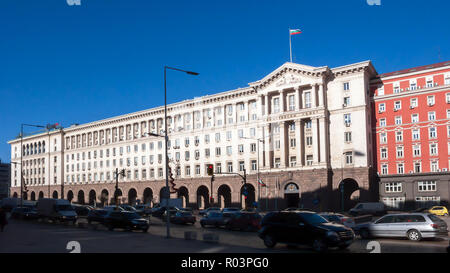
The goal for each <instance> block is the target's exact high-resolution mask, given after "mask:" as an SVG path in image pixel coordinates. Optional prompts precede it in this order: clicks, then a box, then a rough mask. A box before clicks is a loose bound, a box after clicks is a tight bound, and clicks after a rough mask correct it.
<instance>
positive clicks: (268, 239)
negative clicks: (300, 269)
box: [264, 235, 277, 248]
mask: <svg viewBox="0 0 450 273" xmlns="http://www.w3.org/2000/svg"><path fill="white" fill-rule="evenodd" d="M276 244H277V241H276V240H275V239H274V238H273V237H272V236H271V235H266V236H264V245H265V246H266V247H268V248H273V247H274V246H275V245H276Z"/></svg>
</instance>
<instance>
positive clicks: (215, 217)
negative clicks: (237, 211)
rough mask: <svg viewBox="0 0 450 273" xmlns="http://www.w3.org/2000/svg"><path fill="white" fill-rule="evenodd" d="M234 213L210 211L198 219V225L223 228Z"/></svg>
mask: <svg viewBox="0 0 450 273" xmlns="http://www.w3.org/2000/svg"><path fill="white" fill-rule="evenodd" d="M233 214H234V213H222V212H219V211H210V212H208V214H206V215H205V216H204V217H203V218H202V219H200V225H201V226H202V227H206V226H215V227H224V226H225V225H226V224H227V222H228V221H229V220H230V219H231V217H232V216H233Z"/></svg>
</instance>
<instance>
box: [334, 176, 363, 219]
mask: <svg viewBox="0 0 450 273" xmlns="http://www.w3.org/2000/svg"><path fill="white" fill-rule="evenodd" d="M338 190H339V197H340V202H339V204H341V207H340V208H339V209H340V210H342V204H343V205H344V206H343V208H344V211H348V210H349V209H351V208H353V207H354V206H355V205H356V204H357V203H358V202H359V186H358V183H357V182H356V181H355V180H354V179H351V178H346V179H344V180H343V181H342V182H341V183H339V188H338Z"/></svg>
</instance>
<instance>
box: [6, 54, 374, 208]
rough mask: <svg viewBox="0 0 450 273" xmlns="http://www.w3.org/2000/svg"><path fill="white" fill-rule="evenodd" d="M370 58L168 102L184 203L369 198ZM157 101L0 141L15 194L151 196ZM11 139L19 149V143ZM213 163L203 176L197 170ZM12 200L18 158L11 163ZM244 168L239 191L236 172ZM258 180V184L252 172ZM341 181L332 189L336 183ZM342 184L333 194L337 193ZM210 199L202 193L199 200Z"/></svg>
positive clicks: (154, 193)
mask: <svg viewBox="0 0 450 273" xmlns="http://www.w3.org/2000/svg"><path fill="white" fill-rule="evenodd" d="M375 75H377V72H376V70H375V69H374V67H373V65H372V63H371V62H370V61H364V62H360V63H354V64H349V65H345V66H340V67H335V68H330V67H328V66H322V67H312V66H308V65H302V64H296V63H285V64H283V65H282V66H281V67H279V68H277V69H276V70H275V71H273V72H271V73H270V74H268V75H267V76H265V77H264V78H262V79H259V80H257V81H254V82H251V83H249V84H248V87H245V88H239V89H235V90H230V91H226V92H222V93H218V94H214V95H208V96H203V97H199V98H195V99H191V100H185V101H182V102H179V103H174V104H170V105H168V121H167V125H168V128H169V129H168V135H169V143H168V146H169V150H168V157H169V159H170V160H169V165H170V167H171V169H172V172H173V177H174V179H175V182H174V183H175V184H176V186H175V188H177V189H178V191H177V192H176V193H172V197H180V198H182V200H183V202H184V204H185V205H186V206H190V207H195V208H203V207H207V206H210V205H212V204H210V202H211V200H213V202H214V205H218V206H222V207H224V206H243V205H244V202H247V204H248V205H249V206H252V205H255V204H256V202H259V203H258V204H259V206H260V207H261V208H262V209H266V208H267V209H281V208H285V207H293V206H295V207H297V206H300V207H305V208H312V209H322V210H324V209H327V210H340V209H341V205H342V202H344V205H345V206H346V209H347V208H348V207H349V206H351V205H353V204H354V202H357V201H360V200H367V201H369V200H378V192H377V191H378V188H377V186H376V185H373V184H372V183H373V182H372V181H373V179H372V176H373V172H374V171H373V151H372V149H373V147H374V145H373V143H372V141H373V140H372V139H371V131H372V129H371V128H372V126H373V125H372V124H371V122H373V121H372V118H371V112H372V109H370V108H371V103H370V99H371V98H370V93H369V92H370V88H369V87H370V79H371V78H373V77H374V76H375ZM150 133H154V134H164V107H163V106H161V107H157V108H152V109H148V110H144V111H139V112H135V113H131V114H125V115H121V116H118V117H113V118H109V119H105V120H100V121H94V122H91V123H87V124H80V125H73V126H70V127H67V128H60V129H56V130H51V131H46V132H43V133H40V134H34V135H30V136H26V137H23V139H22V140H21V139H20V137H19V138H16V139H14V140H11V141H9V142H8V143H9V144H10V145H11V161H12V162H23V163H22V169H23V182H24V183H25V184H26V188H27V190H28V191H27V192H26V193H24V198H26V199H28V200H37V199H38V198H40V197H49V196H50V197H57V198H61V197H62V198H66V199H69V200H71V201H72V202H76V203H94V202H96V203H97V204H98V203H102V204H106V203H111V202H113V201H114V198H113V195H114V191H115V182H116V177H115V170H116V169H119V170H122V169H125V177H120V178H119V189H120V195H121V198H120V201H121V202H129V203H134V202H135V201H136V200H139V201H140V202H145V203H149V202H154V203H157V202H159V200H160V197H161V195H162V192H163V191H162V189H163V187H164V186H165V167H164V166H165V160H164V158H165V152H164V138H162V137H157V136H152V135H150ZM21 141H22V145H21ZM208 164H213V166H214V172H215V173H216V175H215V180H214V182H212V183H211V179H210V178H211V177H210V176H208V175H207V170H206V166H207V165H208ZM11 168H12V169H11V186H12V188H11V195H12V196H19V197H20V195H21V194H20V183H21V179H20V169H21V165H20V164H13V165H12V167H11ZM244 169H245V170H246V174H247V192H248V195H247V198H244V195H243V194H242V193H243V182H242V179H241V177H240V176H239V175H237V174H225V173H239V174H243V173H244ZM258 174H259V177H260V178H261V180H262V182H263V183H264V184H265V186H264V185H260V184H259V183H258V181H257V177H258ZM341 185H343V187H341ZM342 190H343V191H342ZM211 197H213V199H211Z"/></svg>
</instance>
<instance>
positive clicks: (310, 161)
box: [306, 155, 313, 166]
mask: <svg viewBox="0 0 450 273" xmlns="http://www.w3.org/2000/svg"><path fill="white" fill-rule="evenodd" d="M312 164H313V156H312V155H307V156H306V165H307V166H311V165H312Z"/></svg>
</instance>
